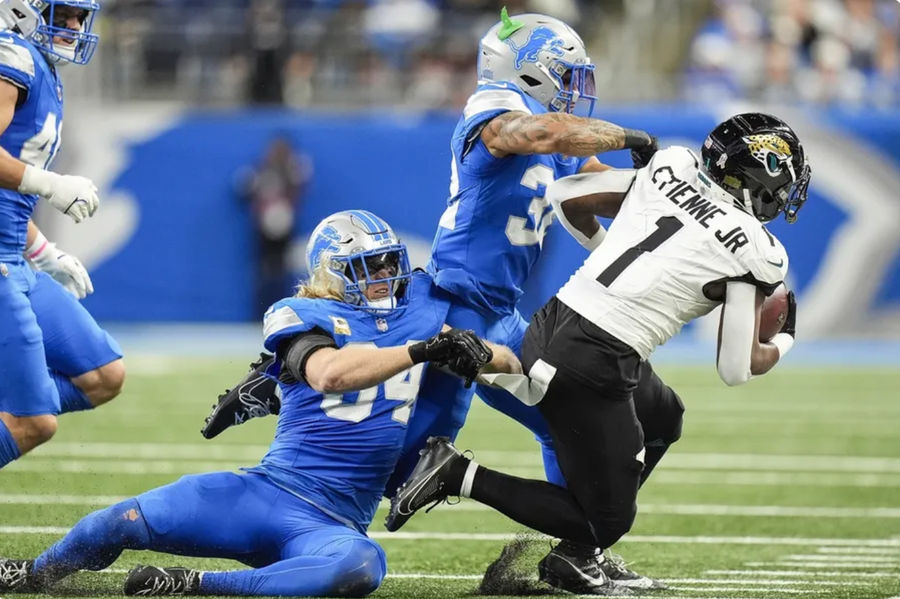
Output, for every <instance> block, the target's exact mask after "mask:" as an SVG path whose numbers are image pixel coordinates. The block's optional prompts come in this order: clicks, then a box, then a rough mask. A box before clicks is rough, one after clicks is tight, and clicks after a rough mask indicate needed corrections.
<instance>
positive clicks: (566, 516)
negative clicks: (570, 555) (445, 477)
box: [460, 460, 596, 546]
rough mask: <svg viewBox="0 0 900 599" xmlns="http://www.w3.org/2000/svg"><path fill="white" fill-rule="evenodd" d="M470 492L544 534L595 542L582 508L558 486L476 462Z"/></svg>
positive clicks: (478, 498)
mask: <svg viewBox="0 0 900 599" xmlns="http://www.w3.org/2000/svg"><path fill="white" fill-rule="evenodd" d="M460 461H462V460H460ZM465 466H466V467H467V466H468V460H467V461H466V464H465ZM463 474H465V470H463ZM460 480H462V476H460ZM470 496H471V497H472V499H474V500H476V501H479V502H481V503H483V504H485V505H489V506H491V507H492V508H494V509H496V510H497V511H499V512H502V513H503V514H505V515H506V516H508V517H510V518H512V519H513V520H515V521H516V522H518V523H519V524H524V525H525V526H527V527H529V528H533V529H534V530H537V531H539V532H542V533H544V534H547V535H550V536H552V537H560V538H563V539H571V540H572V541H575V542H578V543H584V544H587V545H591V546H594V545H596V540H595V539H594V535H593V533H592V532H591V527H590V525H589V524H588V521H587V518H585V515H584V512H583V511H582V510H581V508H580V507H578V504H577V503H576V502H575V498H574V497H573V496H572V494H571V493H570V492H569V491H568V490H566V489H564V488H562V487H558V486H556V485H553V484H550V483H548V482H544V481H539V480H528V479H524V478H518V477H515V476H509V475H508V474H503V473H502V472H497V471H496V470H489V469H487V468H485V467H484V466H480V465H479V467H478V470H477V471H476V473H475V480H474V482H473V484H472V492H471V494H470Z"/></svg>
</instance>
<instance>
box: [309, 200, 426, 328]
mask: <svg viewBox="0 0 900 599" xmlns="http://www.w3.org/2000/svg"><path fill="white" fill-rule="evenodd" d="M306 265H307V269H308V271H309V273H310V275H312V274H313V273H314V272H316V271H321V272H323V273H325V274H327V275H328V276H331V277H333V278H334V280H335V281H337V282H338V283H339V284H340V285H342V286H343V289H344V301H345V302H347V303H348V304H354V305H357V306H359V307H361V308H363V309H366V310H370V311H373V312H386V311H390V310H394V309H396V308H399V307H401V306H404V305H405V304H406V289H407V287H408V286H409V281H410V278H411V269H410V266H409V256H408V254H407V251H406V246H405V245H404V244H402V243H400V240H399V239H398V238H397V236H396V235H395V234H394V232H393V231H392V230H391V227H390V226H389V225H388V224H387V223H386V222H384V221H383V220H382V219H380V218H379V217H377V216H375V215H374V214H372V213H371V212H368V211H366V210H345V211H343V212H337V213H335V214H332V215H331V216H329V217H327V218H325V219H323V220H322V222H320V223H319V224H318V226H316V228H315V230H314V231H313V232H312V235H310V238H309V242H308V243H307V244H306ZM379 274H381V276H376V275H379ZM380 283H387V284H389V285H390V290H391V293H390V295H389V296H388V297H385V298H380V299H376V300H370V299H368V298H367V297H366V294H365V291H366V288H367V287H368V286H369V285H372V284H380Z"/></svg>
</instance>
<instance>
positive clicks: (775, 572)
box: [704, 564, 897, 579]
mask: <svg viewBox="0 0 900 599" xmlns="http://www.w3.org/2000/svg"><path fill="white" fill-rule="evenodd" d="M781 565H782V566H783V564H781ZM704 574H709V575H716V576H810V577H814V578H817V579H818V578H823V577H825V578H847V576H848V574H852V575H853V578H897V573H896V572H818V571H812V570H706V571H705V572H704Z"/></svg>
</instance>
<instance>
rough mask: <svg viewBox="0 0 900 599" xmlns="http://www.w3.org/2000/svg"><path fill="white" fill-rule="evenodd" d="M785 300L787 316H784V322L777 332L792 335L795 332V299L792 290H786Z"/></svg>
mask: <svg viewBox="0 0 900 599" xmlns="http://www.w3.org/2000/svg"><path fill="white" fill-rule="evenodd" d="M787 301H788V308H787V316H785V317H784V324H783V325H781V330H780V331H778V332H779V333H787V334H788V335H790V336H791V337H793V336H794V335H795V334H796V332H797V300H796V299H794V292H793V291H788V294H787Z"/></svg>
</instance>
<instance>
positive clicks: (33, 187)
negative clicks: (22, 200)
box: [18, 164, 59, 197]
mask: <svg viewBox="0 0 900 599" xmlns="http://www.w3.org/2000/svg"><path fill="white" fill-rule="evenodd" d="M56 177H59V175H57V174H56V173H51V172H50V171H45V170H44V169H40V168H37V167H36V166H31V165H30V164H26V165H25V173H24V174H23V175H22V182H21V183H20V184H19V189H18V191H19V193H24V194H26V195H39V196H42V197H46V196H49V195H50V194H51V192H52V191H53V180H54V178H56Z"/></svg>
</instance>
